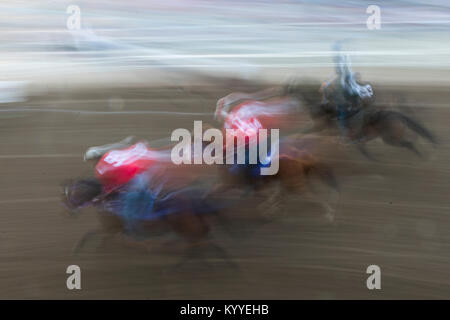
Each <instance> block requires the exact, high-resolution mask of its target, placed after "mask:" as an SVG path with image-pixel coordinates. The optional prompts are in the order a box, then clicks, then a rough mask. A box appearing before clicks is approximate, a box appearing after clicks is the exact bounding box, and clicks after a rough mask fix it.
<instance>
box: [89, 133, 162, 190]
mask: <svg viewBox="0 0 450 320" xmlns="http://www.w3.org/2000/svg"><path fill="white" fill-rule="evenodd" d="M156 161H157V160H156V157H155V155H154V152H153V151H152V150H151V149H149V148H148V147H147V145H146V144H145V143H143V142H138V143H136V144H134V145H132V146H131V147H128V148H126V149H122V150H112V151H109V152H107V153H105V154H104V155H103V157H102V158H101V159H100V160H99V161H98V162H97V164H96V166H95V175H96V177H97V178H98V179H99V180H100V182H101V183H102V185H103V189H104V191H105V192H106V193H108V192H111V191H112V190H114V189H116V188H118V187H121V186H123V185H125V184H127V183H128V182H130V181H131V179H133V178H134V177H135V176H136V175H138V174H140V173H142V172H144V171H146V170H148V169H149V168H150V167H151V166H152V165H153V164H154V163H155V162H156Z"/></svg>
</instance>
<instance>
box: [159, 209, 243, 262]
mask: <svg viewBox="0 0 450 320" xmlns="http://www.w3.org/2000/svg"><path fill="white" fill-rule="evenodd" d="M167 221H168V223H169V225H170V226H171V227H172V229H173V230H174V231H175V232H176V233H177V234H178V235H179V236H181V237H182V238H184V239H185V240H186V241H187V243H188V248H187V251H186V254H185V255H184V256H183V257H182V258H181V259H180V261H179V262H178V263H176V264H175V266H174V268H179V267H182V266H183V265H185V264H186V263H187V262H189V261H192V260H200V261H202V262H203V263H204V264H206V265H208V266H211V265H210V263H209V261H208V256H205V253H206V252H205V251H207V249H208V248H210V249H213V250H214V251H215V252H216V253H217V254H218V256H219V258H220V259H221V260H222V261H225V262H226V263H227V264H228V265H229V266H233V267H235V264H234V262H233V261H232V259H231V257H230V256H229V255H228V253H227V252H226V251H225V250H224V249H223V248H221V247H220V246H218V245H217V244H214V243H212V242H211V240H210V239H207V237H208V234H209V226H208V225H207V224H206V221H205V220H204V219H203V217H202V216H200V215H197V214H181V215H177V216H174V217H168V220H167Z"/></svg>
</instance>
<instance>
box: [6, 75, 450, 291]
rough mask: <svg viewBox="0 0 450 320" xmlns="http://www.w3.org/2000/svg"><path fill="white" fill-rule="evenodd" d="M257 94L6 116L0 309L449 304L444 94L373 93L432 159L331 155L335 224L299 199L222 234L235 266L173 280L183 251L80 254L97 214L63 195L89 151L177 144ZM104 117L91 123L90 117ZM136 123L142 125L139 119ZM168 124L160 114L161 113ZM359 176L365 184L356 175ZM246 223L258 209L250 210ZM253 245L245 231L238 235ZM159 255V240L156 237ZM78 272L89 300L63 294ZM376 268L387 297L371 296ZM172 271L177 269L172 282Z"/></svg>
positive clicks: (150, 99)
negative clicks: (72, 207) (266, 218)
mask: <svg viewBox="0 0 450 320" xmlns="http://www.w3.org/2000/svg"><path fill="white" fill-rule="evenodd" d="M253 87H255V85H250V84H246V83H237V82H233V81H218V80H217V81H211V84H210V85H209V86H201V87H187V88H177V87H174V88H167V87H166V88H155V87H153V88H111V89H104V88H103V89H101V90H96V89H95V88H93V89H92V90H85V91H77V92H73V91H67V90H66V91H57V92H48V93H47V94H45V95H41V96H35V97H31V98H30V99H29V101H27V102H26V103H16V104H9V105H3V106H2V107H1V109H0V123H1V125H0V132H1V134H0V147H1V148H0V150H1V153H0V163H1V168H2V169H1V172H2V174H1V181H2V183H1V186H0V188H1V189H0V191H1V192H0V213H1V215H0V298H2V299H10V298H25V299H37V298H41V299H80V298H87V299H105V298H112V299H118V298H123V299H135V298H137V299H179V298H186V299H218V298H224V299H234V298H238V299H327V298H330V299H347V298H355V299H392V298H394V299H400V298H402V299H403V298H413V299H418V298H424V299H448V298H450V273H449V264H450V233H449V230H450V197H449V190H450V167H449V165H448V163H449V161H450V148H449V142H450V140H449V138H450V129H449V128H450V127H449V125H448V123H449V121H450V109H449V108H448V101H449V98H450V96H449V93H448V92H449V91H448V88H435V87H426V86H425V87H417V88H416V87H398V88H395V89H392V88H391V89H389V90H388V89H387V88H383V87H376V86H375V88H376V89H377V90H378V92H379V96H380V100H381V101H382V100H383V99H385V101H391V97H392V96H396V95H401V96H402V97H403V99H406V100H403V101H402V103H405V104H406V103H409V104H411V105H412V107H411V108H410V109H406V110H407V111H405V112H410V113H412V114H413V116H414V117H415V118H416V119H419V120H420V121H421V122H422V123H424V124H425V125H427V126H428V127H429V128H430V129H431V130H432V131H433V132H434V133H435V134H436V135H437V137H438V138H439V142H440V145H439V146H438V147H437V148H436V149H433V148H431V147H430V146H429V145H428V144H426V143H420V148H421V150H424V152H425V153H426V159H420V158H418V157H416V156H415V155H414V154H412V153H410V152H408V151H406V150H400V149H394V148H392V147H389V146H385V145H383V144H382V143H381V142H378V141H376V142H373V143H371V144H370V149H371V150H372V151H373V152H374V154H375V155H376V156H377V157H378V158H379V159H380V161H379V162H376V163H375V162H370V161H368V160H365V159H364V158H363V157H362V156H361V155H360V154H358V152H356V151H355V150H354V149H353V148H352V147H351V146H343V145H342V146H340V147H336V148H340V149H341V150H340V153H339V154H337V153H336V154H334V153H333V152H331V151H330V152H329V153H328V155H327V160H328V161H330V163H333V165H334V166H335V167H336V171H337V174H338V178H339V181H340V183H341V186H342V190H341V193H340V195H339V196H338V197H337V198H335V200H333V203H332V205H333V206H334V207H335V209H336V217H335V221H334V223H330V222H328V221H327V220H326V219H325V218H324V217H323V215H321V212H320V208H318V207H317V206H315V205H310V204H304V203H302V202H301V201H300V200H301V199H293V200H292V201H291V203H290V204H289V215H288V216H286V217H285V218H284V219H279V220H276V221H274V222H272V223H269V224H266V225H263V226H260V227H258V228H254V229H252V232H250V231H249V232H248V234H246V235H245V236H243V237H239V238H233V237H231V236H230V235H228V234H226V233H225V232H223V231H222V230H221V229H220V228H217V230H213V233H212V234H213V236H214V239H215V241H216V242H217V243H219V244H220V245H221V246H222V247H223V248H225V249H226V250H227V251H228V253H229V254H230V255H231V256H232V257H233V260H234V261H235V262H236V263H237V265H238V266H239V269H238V270H235V269H232V268H229V267H228V266H226V265H225V264H223V263H221V262H220V261H215V262H214V263H213V265H212V267H206V266H205V265H203V264H202V263H200V262H193V263H191V264H189V265H188V266H186V267H184V268H182V269H181V270H178V271H177V272H175V271H167V270H168V268H170V266H172V265H173V264H174V263H175V262H176V261H177V259H178V257H179V255H180V252H179V251H175V252H163V251H161V250H155V251H150V252H143V251H140V250H136V249H132V248H128V247H126V246H125V245H123V244H122V242H121V241H120V239H115V240H114V241H113V242H112V243H110V244H108V246H107V248H105V249H104V250H100V251H96V250H94V249H92V247H93V246H89V248H86V250H84V251H83V252H82V253H80V254H78V255H73V254H72V248H73V246H74V245H75V244H76V242H77V241H78V240H79V239H80V237H81V236H82V235H83V234H84V233H85V232H86V231H89V230H92V229H94V228H95V227H96V226H97V224H98V222H97V218H96V216H95V213H94V212H93V211H92V210H87V211H86V212H84V213H83V214H82V215H80V216H79V217H76V218H72V217H69V216H68V215H67V214H66V212H65V210H64V207H63V206H62V204H61V203H60V199H59V193H60V183H61V182H62V181H63V180H64V179H67V178H74V177H78V176H82V175H88V174H89V173H90V170H91V167H89V165H88V164H86V163H84V162H83V161H82V154H83V152H84V151H85V150H86V149H87V147H89V146H92V145H98V144H104V143H108V142H111V141H116V140H119V139H122V138H123V137H125V136H127V135H131V134H133V135H135V136H138V137H143V138H147V139H149V140H154V139H161V138H167V137H169V136H170V133H171V132H172V130H173V129H175V128H180V127H183V128H188V129H190V128H192V126H193V120H204V121H206V122H212V121H213V120H212V111H213V109H214V107H215V101H216V100H217V98H219V97H222V96H223V95H224V94H226V93H229V92H231V91H234V90H236V89H239V90H244V91H245V90H251V89H252V88H253ZM93 111H95V112H93ZM132 111H133V112H132ZM159 111H162V112H159ZM351 171H355V172H356V171H358V172H360V173H361V174H359V175H353V174H351ZM239 210H251V206H246V207H243V208H240V209H239ZM241 231H242V232H243V233H246V232H247V231H246V230H241ZM155 242H156V243H159V242H161V240H160V239H159V238H158V237H156V238H155ZM71 264H76V265H79V266H80V267H81V270H82V290H79V291H77V290H74V291H70V290H68V289H67V288H66V278H67V274H66V268H67V266H68V265H71ZM372 264H375V265H378V266H380V268H381V273H382V289H381V290H368V289H367V287H366V279H367V276H368V275H367V274H366V268H367V267H368V266H369V265H372ZM169 270H170V269H169Z"/></svg>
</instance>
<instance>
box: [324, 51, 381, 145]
mask: <svg viewBox="0 0 450 320" xmlns="http://www.w3.org/2000/svg"><path fill="white" fill-rule="evenodd" d="M334 61H335V64H336V77H335V78H334V79H333V80H330V81H327V82H325V83H324V84H323V85H322V88H321V90H322V93H323V102H322V103H323V104H324V105H329V106H330V107H332V108H334V109H335V110H336V112H337V118H338V122H339V124H340V128H341V130H342V132H343V135H344V137H346V138H348V137H349V129H350V128H349V119H350V118H351V117H352V116H354V115H355V114H357V113H358V111H360V110H361V108H362V107H363V106H364V104H366V103H368V102H369V101H370V99H371V98H372V97H373V90H372V87H371V86H370V85H369V84H366V85H360V84H359V83H357V82H356V79H355V74H354V73H353V72H352V69H351V63H350V58H349V56H348V55H347V54H343V53H342V52H340V53H339V54H338V55H337V56H336V57H335V58H334ZM357 127H358V126H357ZM352 129H356V131H358V128H352ZM357 133H358V132H356V134H357Z"/></svg>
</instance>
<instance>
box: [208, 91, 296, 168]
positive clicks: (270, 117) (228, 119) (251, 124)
mask: <svg viewBox="0 0 450 320" xmlns="http://www.w3.org/2000/svg"><path fill="white" fill-rule="evenodd" d="M267 93H271V94H273V93H274V92H273V90H271V89H269V90H264V91H260V92H256V93H253V94H246V93H232V94H230V95H228V96H226V97H224V98H222V99H219V101H218V102H217V108H216V113H215V117H216V119H218V120H219V121H222V122H223V128H222V130H223V131H224V134H225V135H226V133H227V129H233V131H232V132H233V135H234V137H235V139H229V138H228V137H227V139H226V142H227V143H226V145H225V150H224V151H225V152H224V154H227V152H226V151H227V150H230V148H234V150H233V151H234V152H233V156H234V157H235V158H234V161H233V163H234V164H235V165H233V166H232V168H231V171H232V172H241V173H243V172H245V174H250V176H252V177H254V176H256V175H259V168H260V166H261V165H264V166H266V165H268V164H269V163H262V162H261V159H260V163H259V164H250V163H249V144H250V142H251V141H253V142H255V143H256V145H257V150H258V153H259V145H260V142H261V141H260V138H264V136H261V135H260V130H261V129H266V130H267V131H266V133H267V137H270V134H271V130H270V129H287V128H289V127H290V126H292V122H291V121H290V120H292V115H293V114H295V113H296V112H297V110H298V107H299V104H298V102H297V101H296V100H292V99H289V98H284V99H276V100H271V101H258V100H247V101H244V102H242V103H240V104H238V105H236V106H235V107H233V108H231V105H232V104H233V103H234V102H236V101H239V100H243V99H246V98H263V97H265V95H267ZM230 109H231V110H230ZM239 142H241V144H242V143H243V145H240V144H239ZM269 146H270V144H269V143H268V144H267V147H268V148H269ZM237 148H245V149H244V150H245V163H244V164H242V163H241V164H236V153H237ZM268 151H269V150H268ZM228 157H229V155H228ZM268 157H269V158H268V159H263V160H264V161H270V155H268ZM227 160H228V159H227Z"/></svg>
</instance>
